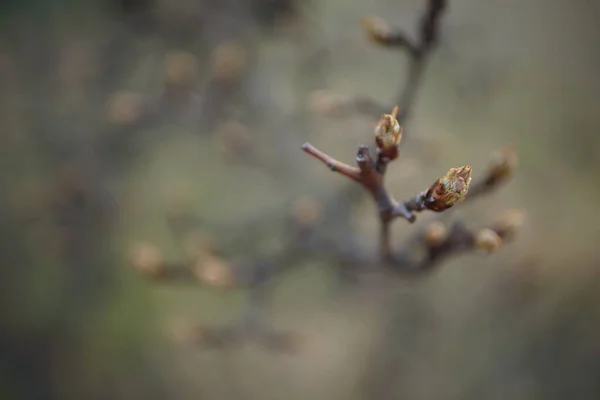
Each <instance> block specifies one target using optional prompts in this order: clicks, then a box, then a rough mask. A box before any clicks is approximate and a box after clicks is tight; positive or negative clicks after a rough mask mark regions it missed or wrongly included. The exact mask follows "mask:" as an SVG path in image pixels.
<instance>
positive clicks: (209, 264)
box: [194, 255, 234, 289]
mask: <svg viewBox="0 0 600 400" xmlns="http://www.w3.org/2000/svg"><path fill="white" fill-rule="evenodd" d="M194 274H195V275H196V277H197V278H198V279H199V280H200V281H202V282H203V283H205V284H206V285H209V286H213V287H217V288H221V289H225V288H229V287H231V286H233V283H234V282H233V272H232V269H231V265H229V263H228V262H226V261H225V260H223V259H221V258H219V257H216V256H213V255H206V256H204V257H199V258H198V261H197V262H196V266H195V268H194Z"/></svg>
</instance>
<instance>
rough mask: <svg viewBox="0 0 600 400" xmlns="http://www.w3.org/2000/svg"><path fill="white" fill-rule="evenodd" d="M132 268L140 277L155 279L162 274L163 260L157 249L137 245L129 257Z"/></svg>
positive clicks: (145, 245) (146, 245) (150, 246)
mask: <svg viewBox="0 0 600 400" xmlns="http://www.w3.org/2000/svg"><path fill="white" fill-rule="evenodd" d="M131 259H132V260H131V261H132V265H133V267H134V268H135V269H136V270H137V271H138V272H139V273H141V274H142V275H145V276H148V277H150V278H157V277H158V276H160V274H161V273H162V272H163V270H164V268H163V258H162V254H161V253H160V250H158V248H157V247H155V246H152V245H149V244H144V243H142V244H138V245H136V246H135V247H134V249H133V252H132V257H131Z"/></svg>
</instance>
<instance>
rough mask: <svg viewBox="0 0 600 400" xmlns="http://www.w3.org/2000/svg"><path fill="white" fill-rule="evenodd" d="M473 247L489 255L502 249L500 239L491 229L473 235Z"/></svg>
mask: <svg viewBox="0 0 600 400" xmlns="http://www.w3.org/2000/svg"><path fill="white" fill-rule="evenodd" d="M475 247H476V248H477V249H478V250H481V251H483V252H485V253H488V254H490V253H493V252H495V251H497V250H498V249H499V248H500V247H502V238H501V237H500V236H499V235H498V234H497V233H496V232H495V231H493V230H492V229H489V228H484V229H482V230H480V231H479V232H477V234H476V235H475Z"/></svg>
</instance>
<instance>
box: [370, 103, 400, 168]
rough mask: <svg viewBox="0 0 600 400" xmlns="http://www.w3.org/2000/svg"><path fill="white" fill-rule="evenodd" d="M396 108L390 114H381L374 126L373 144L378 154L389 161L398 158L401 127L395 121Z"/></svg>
mask: <svg viewBox="0 0 600 400" xmlns="http://www.w3.org/2000/svg"><path fill="white" fill-rule="evenodd" d="M396 115H398V106H395V107H394V109H393V110H392V113H391V114H383V115H382V116H381V118H380V119H379V122H378V123H377V125H376V126H375V143H376V144H377V148H378V149H379V151H380V154H382V155H384V156H385V157H387V158H389V159H390V160H393V159H395V158H396V157H398V145H399V144H400V140H402V126H401V125H400V123H399V122H398V120H397V119H396Z"/></svg>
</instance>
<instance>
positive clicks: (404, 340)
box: [0, 0, 600, 400]
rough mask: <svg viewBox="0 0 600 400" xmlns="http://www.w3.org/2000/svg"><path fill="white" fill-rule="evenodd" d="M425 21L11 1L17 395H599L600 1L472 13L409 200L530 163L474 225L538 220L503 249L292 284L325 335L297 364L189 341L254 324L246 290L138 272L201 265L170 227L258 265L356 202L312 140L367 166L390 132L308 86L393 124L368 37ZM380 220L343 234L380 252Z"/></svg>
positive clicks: (303, 315) (364, 217)
mask: <svg viewBox="0 0 600 400" xmlns="http://www.w3.org/2000/svg"><path fill="white" fill-rule="evenodd" d="M425 3H426V2H425V1H424V0H403V1H391V0H377V1H368V2H363V1H353V0H344V1H342V0H323V1H311V2H303V1H293V0H246V1H243V0H237V1H235V0H214V1H211V0H194V1H191V0H110V1H100V0H96V1H87V2H76V1H69V0H63V1H60V0H47V1H41V0H38V1H34V0H28V1H24V0H21V1H16V0H15V1H8V0H5V1H2V2H1V3H0V12H1V14H0V88H1V89H0V153H1V155H0V160H1V161H2V165H3V168H2V169H1V170H0V176H1V179H2V181H1V182H2V196H0V202H1V204H0V217H1V221H0V232H1V237H2V240H1V241H0V249H1V251H0V257H1V260H2V262H1V266H2V274H1V276H0V286H1V291H0V296H1V298H0V398H2V399H54V398H56V399H128V400H131V399H167V398H169V399H173V398H177V399H192V398H193V399H198V398H206V399H236V398H241V399H250V398H260V399H307V398H311V399H328V400H334V399H361V398H374V399H378V398H382V399H387V398H394V399H400V398H402V399H411V400H412V399H544V400H545V399H565V398H571V399H595V398H598V397H599V396H600V381H599V380H598V377H599V376H600V295H598V293H600V292H599V289H600V280H599V278H600V274H599V271H600V270H599V267H600V265H599V262H598V260H599V256H600V251H599V249H598V240H599V237H600V229H599V228H598V226H599V223H600V218H599V217H598V211H597V205H598V197H597V196H599V195H600V185H598V182H599V179H600V175H599V171H600V158H599V156H600V139H598V135H597V133H598V130H599V128H600V112H599V111H600V101H599V100H598V98H599V97H598V93H600V78H599V77H598V66H599V65H600V46H598V43H599V41H600V31H599V28H598V24H597V21H598V18H599V17H600V3H596V2H591V1H583V0H570V1H560V0H532V1H527V2H522V1H515V0H490V1H487V2H481V1H476V0H450V7H449V11H448V13H447V14H446V15H445V16H444V18H443V22H442V26H441V29H442V33H441V42H440V44H439V46H438V48H437V49H436V51H435V53H434V54H433V56H432V59H431V62H430V64H429V66H428V69H427V72H426V74H425V80H424V82H423V86H422V88H421V90H420V92H419V94H418V97H417V101H416V104H415V107H414V115H413V117H412V118H411V120H410V124H409V125H408V126H407V127H406V135H405V139H404V140H405V142H406V143H405V147H403V150H402V156H401V158H400V160H399V161H397V162H396V163H395V164H393V165H392V166H390V169H389V171H388V181H389V185H390V189H391V191H392V192H393V193H395V194H396V195H397V196H398V197H399V198H404V197H406V196H409V195H411V194H414V193H416V192H417V191H419V190H423V189H424V188H426V187H427V186H428V185H429V184H430V183H431V182H432V181H433V180H434V179H435V178H436V177H438V176H440V175H441V174H443V173H444V172H445V171H446V170H447V169H448V168H449V167H453V166H458V165H463V164H470V165H472V166H473V170H474V175H475V176H477V173H478V171H482V170H483V169H484V168H485V165H486V163H487V161H488V158H489V155H490V154H491V153H492V152H493V151H494V150H495V149H497V148H499V147H502V146H505V145H514V146H515V147H516V148H517V149H518V152H519V156H520V165H519V169H518V172H517V174H516V176H515V179H514V180H513V181H511V182H510V183H509V184H508V185H507V186H506V187H505V188H502V189H501V191H499V192H498V193H497V194H495V195H493V196H491V197H489V198H486V199H485V200H482V201H478V202H477V203H474V204H473V205H468V206H467V205H465V207H464V208H461V209H460V210H457V213H459V215H460V217H461V218H464V219H465V220H467V221H469V224H473V225H474V226H475V225H477V224H484V223H485V222H486V221H489V220H490V219H492V218H494V217H495V216H497V215H498V213H499V212H501V211H502V210H504V209H507V208H515V207H516V208H522V209H525V210H526V212H527V220H526V224H525V226H524V227H523V229H522V231H521V232H520V233H519V236H518V238H517V239H516V240H515V241H514V243H510V244H507V246H506V247H505V248H503V249H502V250H501V251H500V252H498V253H496V254H494V255H491V256H489V257H484V256H482V255H480V254H466V255H462V256H460V257H457V258H453V259H451V260H449V261H448V262H446V263H445V264H444V265H443V266H442V267H441V268H440V269H439V270H437V271H435V273H434V274H432V275H430V276H428V277H427V278H426V279H421V280H414V281H413V280H410V279H404V280H403V279H400V280H398V281H395V282H393V284H391V285H389V286H391V287H387V286H386V287H385V288H382V287H379V286H371V287H365V288H354V290H351V291H350V292H351V293H349V294H348V293H346V292H344V293H343V294H340V291H339V290H337V289H338V286H339V282H338V277H337V276H336V274H335V273H334V272H332V270H331V268H328V267H329V266H328V265H327V262H325V261H324V262H319V263H317V262H313V263H307V264H306V265H301V266H299V267H298V268H295V269H294V270H292V271H291V272H290V273H289V274H286V275H284V276H281V278H280V279H279V280H278V282H277V285H276V286H275V293H274V298H273V300H272V301H271V302H270V303H269V306H270V310H269V312H270V316H271V318H272V321H273V324H274V325H275V326H277V327H285V328H290V329H294V330H296V331H298V332H299V333H301V334H302V335H303V337H305V338H306V341H307V345H306V347H305V348H304V349H303V351H302V352H300V353H299V354H297V355H282V354H274V353H270V352H267V351H265V350H264V349H262V348H261V347H259V346H254V345H252V344H250V345H248V346H245V347H242V348H240V349H230V350H222V351H221V350H210V349H202V348H196V347H194V346H193V345H190V344H182V343H177V342H176V341H174V340H173V337H172V335H171V333H170V332H171V330H172V329H171V327H172V326H173V324H176V323H178V322H179V321H188V322H191V323H202V324H218V323H226V322H227V321H232V320H235V319H236V318H237V317H238V316H239V314H240V313H241V310H242V308H243V306H244V302H245V297H244V292H239V293H237V292H236V293H219V292H215V291H213V290H207V289H202V288H194V287H178V286H161V285H159V284H151V283H149V282H147V281H145V280H144V279H142V278H141V277H140V276H138V275H137V274H136V273H135V271H133V270H132V269H131V268H130V267H129V265H128V257H129V251H130V249H131V246H132V245H133V244H134V243H136V242H138V241H147V242H150V243H153V244H154V245H156V246H158V247H159V248H160V249H161V250H162V251H163V252H164V253H165V257H168V258H172V259H179V258H181V257H182V249H181V243H179V242H178V241H177V240H176V238H174V237H173V235H172V232H170V230H169V228H168V225H167V224H166V222H165V217H166V216H167V215H168V214H169V212H172V210H173V209H178V210H179V209H185V211H186V212H188V213H190V214H193V215H197V216H201V218H202V219H203V220H204V221H205V222H206V223H207V225H208V226H211V227H214V228H215V230H214V232H212V233H213V234H214V236H215V238H216V239H217V240H224V241H226V240H227V237H228V236H230V235H232V234H235V235H240V234H241V235H242V237H244V235H246V236H247V237H248V244H247V246H244V247H247V248H244V249H229V251H231V252H234V253H235V252H236V251H239V252H241V253H243V254H252V253H253V252H255V251H258V250H257V249H264V248H273V247H275V248H276V247H277V246H278V235H279V233H277V232H278V231H277V229H278V228H277V227H273V228H272V229H271V226H270V225H269V221H270V219H267V220H265V226H264V227H263V228H264V229H261V231H260V232H258V231H256V232H255V231H248V232H244V231H242V232H239V230H240V229H241V228H240V227H243V226H244V225H243V221H246V220H248V219H251V218H252V217H253V216H254V215H275V216H276V215H282V214H283V213H284V212H285V210H287V208H288V207H289V204H290V203H291V202H293V201H294V199H297V198H298V197H299V196H306V195H309V196H319V195H327V194H328V193H335V192H339V191H340V190H343V189H344V187H345V184H346V182H345V181H344V180H343V179H342V178H340V177H339V176H336V175H335V174H331V173H330V172H328V171H327V169H326V168H324V167H323V166H322V165H320V164H318V163H317V162H315V161H314V160H311V159H309V158H308V156H306V155H305V154H303V153H302V151H301V150H300V145H301V143H303V142H304V141H306V140H310V141H311V142H312V143H314V144H316V145H318V146H319V147H320V148H322V149H324V150H327V151H328V152H330V153H331V154H332V155H333V156H335V157H338V158H339V159H341V160H344V161H346V162H349V163H350V162H352V159H353V157H354V156H353V154H354V152H355V149H356V146H357V144H359V143H367V144H370V140H371V138H372V136H371V135H372V133H371V132H372V127H373V123H374V122H375V121H376V120H377V119H378V118H379V115H373V116H372V118H371V117H368V116H360V115H352V116H349V117H347V118H345V119H342V120H339V119H337V120H336V119H328V118H323V117H322V116H319V115H315V114H314V113H311V112H310V108H309V107H308V106H307V104H308V103H309V100H310V98H311V93H312V92H313V91H314V90H320V89H328V90H332V91H334V92H337V93H343V94H345V95H350V96H352V95H358V94H367V95H369V96H372V97H375V98H377V99H378V100H380V101H381V102H383V103H385V104H390V105H393V104H392V102H393V101H394V98H395V96H396V95H397V93H398V90H399V88H400V86H401V83H402V80H403V79H404V74H403V72H404V70H405V69H406V66H407V63H406V57H405V55H404V54H402V53H401V52H398V51H392V50H389V49H382V48H379V47H376V46H374V45H373V44H371V43H368V41H367V40H366V39H365V38H364V34H363V32H362V31H361V28H360V23H359V21H360V19H361V18H362V17H364V16H367V15H379V16H381V17H384V18H385V19H386V21H388V23H389V24H390V25H392V26H398V27H402V28H403V29H405V30H406V31H407V32H414V31H415V30H416V28H417V25H418V23H419V16H420V15H421V13H422V11H423V9H424V8H425ZM190 88H191V89H193V90H191V91H190ZM232 124H234V125H232ZM224 126H225V127H229V128H230V129H224V128H223V127H224ZM232 126H233V127H234V128H235V129H231V127H232ZM223 131H225V132H226V133H224V134H219V132H223ZM227 132H230V133H231V132H233V134H232V135H233V139H231V137H229V136H228V134H227ZM374 212H375V211H374V208H373V205H372V203H371V202H370V201H367V200H365V201H362V202H361V203H360V204H359V205H358V206H357V207H355V208H354V209H353V211H352V215H351V217H352V218H351V221H340V223H349V224H350V225H351V226H352V227H353V229H354V230H355V231H356V232H357V234H358V237H359V239H360V241H361V243H363V244H364V246H365V247H366V248H375V246H376V240H375V238H376V236H377V225H376V222H377V221H376V219H375V218H374ZM422 220H426V217H425V216H424V218H422ZM419 222H420V221H419ZM417 225H418V223H417ZM412 229H416V227H415V226H408V224H405V223H402V222H398V223H397V224H395V226H394V233H395V235H396V237H398V238H403V237H406V236H407V235H408V234H410V232H411V230H412ZM398 240H400V239H398ZM382 293H384V294H382Z"/></svg>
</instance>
